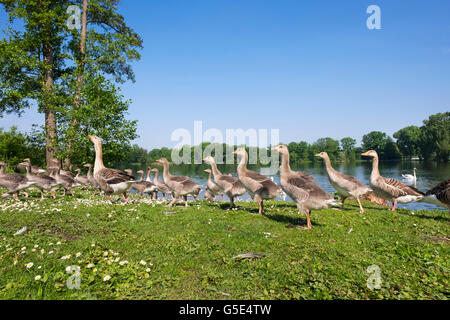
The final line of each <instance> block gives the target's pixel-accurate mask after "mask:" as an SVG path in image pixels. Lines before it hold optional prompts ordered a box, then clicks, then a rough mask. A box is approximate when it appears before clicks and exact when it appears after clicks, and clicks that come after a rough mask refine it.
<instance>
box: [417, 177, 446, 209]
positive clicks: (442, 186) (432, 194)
mask: <svg viewBox="0 0 450 320" xmlns="http://www.w3.org/2000/svg"><path fill="white" fill-rule="evenodd" d="M423 201H424V202H428V203H431V204H434V205H437V206H440V207H443V208H447V209H448V211H449V212H450V179H447V180H445V181H442V182H441V183H439V184H438V185H437V186H435V187H434V188H433V189H431V190H429V191H428V192H427V193H426V194H425V198H424V199H423Z"/></svg>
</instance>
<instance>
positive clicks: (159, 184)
mask: <svg viewBox="0 0 450 320" xmlns="http://www.w3.org/2000/svg"><path fill="white" fill-rule="evenodd" d="M148 169H150V167H148ZM151 172H154V173H155V176H154V177H153V184H154V185H155V186H156V190H157V191H156V193H158V191H159V192H161V193H162V195H163V198H164V200H165V199H166V193H168V194H170V195H171V197H172V200H173V195H172V192H171V191H170V189H169V187H168V186H167V185H166V184H165V183H164V182H162V181H159V180H158V176H159V170H158V169H157V168H153V169H151ZM156 198H158V196H157V197H156Z"/></svg>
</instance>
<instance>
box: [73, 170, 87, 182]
mask: <svg viewBox="0 0 450 320" xmlns="http://www.w3.org/2000/svg"><path fill="white" fill-rule="evenodd" d="M75 172H76V173H77V175H76V176H75V178H74V180H75V181H76V182H78V183H79V184H81V185H85V186H86V185H88V184H89V179H88V177H87V176H82V175H81V169H77V170H75Z"/></svg>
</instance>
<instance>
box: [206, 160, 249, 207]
mask: <svg viewBox="0 0 450 320" xmlns="http://www.w3.org/2000/svg"><path fill="white" fill-rule="evenodd" d="M203 161H205V162H206V163H207V164H209V165H210V166H211V169H212V174H213V179H214V180H213V182H214V183H215V184H216V185H217V186H218V187H219V188H220V190H222V192H223V193H224V194H226V195H227V197H228V198H230V209H232V208H233V207H234V198H235V197H239V196H242V195H243V194H245V193H246V192H247V190H246V189H245V188H244V186H243V185H242V183H240V182H239V180H238V179H236V178H234V177H233V176H231V175H228V174H227V175H224V174H222V173H221V172H220V171H219V169H217V164H216V161H215V160H214V158H213V157H211V156H208V157H206V158H205V159H203Z"/></svg>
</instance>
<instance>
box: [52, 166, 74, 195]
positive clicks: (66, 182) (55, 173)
mask: <svg viewBox="0 0 450 320" xmlns="http://www.w3.org/2000/svg"><path fill="white" fill-rule="evenodd" d="M50 177H52V178H53V179H55V180H56V182H58V183H59V184H60V185H61V186H62V187H63V190H64V193H63V195H64V196H65V195H66V192H67V191H69V192H70V194H71V195H72V196H75V194H74V193H73V190H72V189H74V188H77V187H79V186H81V184H80V183H78V182H77V181H75V180H74V179H72V178H71V177H69V176H67V175H64V174H61V169H59V168H53V169H50Z"/></svg>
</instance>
